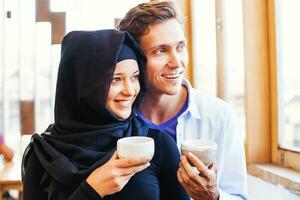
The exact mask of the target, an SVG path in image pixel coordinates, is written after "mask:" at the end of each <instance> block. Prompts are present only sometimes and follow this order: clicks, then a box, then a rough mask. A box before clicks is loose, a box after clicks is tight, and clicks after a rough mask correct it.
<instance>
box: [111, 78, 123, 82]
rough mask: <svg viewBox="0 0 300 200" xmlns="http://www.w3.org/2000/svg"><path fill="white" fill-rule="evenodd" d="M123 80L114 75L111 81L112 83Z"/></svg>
mask: <svg viewBox="0 0 300 200" xmlns="http://www.w3.org/2000/svg"><path fill="white" fill-rule="evenodd" d="M120 81H121V78H120V77H113V78H112V80H111V82H112V83H117V82H120Z"/></svg>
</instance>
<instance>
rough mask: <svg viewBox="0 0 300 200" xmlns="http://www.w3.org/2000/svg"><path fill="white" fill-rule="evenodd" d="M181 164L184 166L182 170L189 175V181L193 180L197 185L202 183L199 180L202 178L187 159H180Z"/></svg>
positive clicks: (184, 157) (183, 157)
mask: <svg viewBox="0 0 300 200" xmlns="http://www.w3.org/2000/svg"><path fill="white" fill-rule="evenodd" d="M180 162H181V164H182V169H183V170H184V171H185V173H186V174H187V176H188V177H189V179H192V181H193V182H195V183H196V184H198V183H200V179H199V178H200V177H199V175H198V174H197V173H196V171H195V170H194V169H193V167H192V166H191V165H190V163H189V161H188V159H187V157H186V156H182V157H181V158H180Z"/></svg>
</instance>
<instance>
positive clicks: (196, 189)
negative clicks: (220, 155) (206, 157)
mask: <svg viewBox="0 0 300 200" xmlns="http://www.w3.org/2000/svg"><path fill="white" fill-rule="evenodd" d="M191 164H192V165H193V166H195V167H196V168H197V170H198V171H199V173H198V172H197V170H195V169H193V167H192V166H191ZM177 177H178V180H179V182H180V184H181V185H182V186H183V187H184V189H185V190H186V192H187V193H188V194H189V195H190V196H191V197H192V198H193V199H194V200H198V199H199V200H200V199H201V200H218V199H219V191H218V189H217V168H216V165H215V164H210V165H209V166H208V167H205V165H204V164H203V163H202V162H201V161H200V160H199V159H198V158H197V157H196V156H195V155H193V154H192V153H188V155H186V156H181V158H180V163H179V169H178V171H177Z"/></svg>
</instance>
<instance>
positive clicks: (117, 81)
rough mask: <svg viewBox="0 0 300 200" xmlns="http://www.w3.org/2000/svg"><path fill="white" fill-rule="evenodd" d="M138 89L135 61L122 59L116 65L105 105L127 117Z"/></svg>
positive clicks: (118, 114)
mask: <svg viewBox="0 0 300 200" xmlns="http://www.w3.org/2000/svg"><path fill="white" fill-rule="evenodd" d="M139 91H140V83H139V67H138V64H137V62H136V61H135V60H133V59H127V60H122V61H120V62H118V63H117V65H116V69H115V72H114V76H113V78H112V81H111V84H110V88H109V93H108V96H107V101H106V105H105V107H106V108H107V109H108V110H110V111H112V112H113V113H114V114H115V115H116V116H118V117H120V118H123V119H127V118H128V117H129V116H130V115H131V112H132V104H133V103H134V101H135V99H136V97H137V95H138V93H139Z"/></svg>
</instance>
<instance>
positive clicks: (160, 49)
mask: <svg viewBox="0 0 300 200" xmlns="http://www.w3.org/2000/svg"><path fill="white" fill-rule="evenodd" d="M166 52H167V51H166V50H165V49H163V48H159V49H156V50H155V51H154V54H155V55H160V54H164V53H166Z"/></svg>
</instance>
